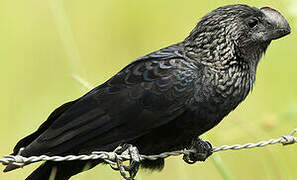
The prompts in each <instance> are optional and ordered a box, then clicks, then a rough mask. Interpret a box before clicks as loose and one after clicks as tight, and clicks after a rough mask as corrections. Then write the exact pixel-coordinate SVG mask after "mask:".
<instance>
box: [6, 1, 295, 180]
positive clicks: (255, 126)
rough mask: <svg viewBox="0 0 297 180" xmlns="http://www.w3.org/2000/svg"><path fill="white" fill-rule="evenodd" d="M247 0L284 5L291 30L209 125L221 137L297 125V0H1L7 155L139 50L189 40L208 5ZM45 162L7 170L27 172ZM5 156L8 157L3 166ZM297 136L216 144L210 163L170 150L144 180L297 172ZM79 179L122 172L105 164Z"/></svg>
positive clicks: (267, 134)
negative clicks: (259, 144) (252, 81)
mask: <svg viewBox="0 0 297 180" xmlns="http://www.w3.org/2000/svg"><path fill="white" fill-rule="evenodd" d="M234 3H247V4H249V5H252V6H256V7H262V6H270V7H274V8H276V9H278V10H279V11H280V12H282V14H283V15H284V16H285V17H286V18H287V19H288V21H289V23H290V24H291V28H292V33H291V35H289V36H287V37H285V38H282V39H280V40H277V41H274V42H272V44H271V45H270V47H269V48H268V51H267V53H266V55H265V56H264V58H263V59H262V61H261V62H260V65H259V68H258V73H257V81H256V85H255V88H254V90H253V92H252V93H251V94H250V95H249V97H248V98H247V100H246V101H245V102H244V103H242V104H241V105H240V106H239V107H238V108H237V109H236V110H235V111H234V112H232V113H231V114H230V115H229V116H228V117H227V118H225V120H224V121H223V122H222V123H221V124H220V125H218V126H217V127H215V128H214V129H212V130H211V131H209V132H208V133H206V134H205V136H204V137H206V138H207V139H208V140H210V141H211V142H212V144H213V145H215V146H220V145H223V144H236V143H247V142H256V141H259V140H267V139H270V138H273V137H275V138H276V137H279V136H281V135H286V134H288V133H289V132H290V131H291V130H292V129H293V128H296V127H297V125H296V124H297V123H296V122H297V80H296V79H297V70H296V67H297V35H296V33H297V31H296V29H297V1H296V0H273V1H272V0H270V1H266V2H264V1H262V2H260V1H255V0H253V1H230V0H229V1H219V0H216V1H213V0H208V1H197V0H184V1H172V0H162V1H160V0H150V1H147V0H99V1H94V0H84V1H82V0H80V1H79V0H64V1H62V0H26V1H24V0H14V1H10V0H0V58H1V60H0V82H1V88H0V101H1V103H0V119H1V121H0V147H1V148H0V155H1V156H2V155H6V154H9V153H11V151H12V149H13V147H14V145H15V143H16V142H17V141H18V140H19V139H20V138H22V137H24V136H25V135H28V134H29V133H31V132H33V131H34V130H35V129H36V128H37V127H38V126H39V125H40V124H41V123H42V122H43V121H44V120H45V119H46V118H47V116H48V115H49V114H50V113H51V112H52V111H53V110H54V109H55V108H56V107H58V106H59V105H61V104H63V103H64V102H66V101H70V100H73V99H76V98H78V97H80V96H82V95H83V94H84V93H86V92H87V91H88V89H87V88H85V87H84V86H83V85H82V84H80V83H78V82H77V81H76V80H74V79H73V78H72V77H71V75H73V74H74V75H78V76H80V77H82V78H83V79H85V80H86V81H88V82H89V83H90V84H91V85H92V86H96V85H99V84H101V83H103V82H104V81H105V80H107V79H108V78H110V77H111V76H112V75H114V74H115V73H116V72H118V71H119V70H120V69H121V68H123V67H124V66H125V65H126V64H127V63H129V62H130V61H132V60H133V59H135V58H137V57H139V56H142V55H145V54H147V53H149V52H152V51H154V50H157V49H160V48H162V47H165V46H167V45H170V44H173V43H176V42H179V41H181V40H183V39H184V38H185V37H186V36H187V35H188V33H189V32H190V31H191V30H192V28H194V26H195V24H196V23H197V22H198V20H199V19H200V18H201V17H202V16H203V15H205V14H206V13H207V12H209V11H211V10H213V9H215V8H217V7H219V6H222V5H227V4H234ZM39 164H40V163H36V164H32V165H29V166H27V167H25V168H23V169H21V170H16V171H13V172H10V173H6V174H4V173H3V172H1V173H0V179H1V180H2V179H3V180H12V179H13V180H15V179H24V177H26V176H27V175H28V174H29V173H30V172H31V171H32V170H33V169H34V168H36V167H37V166H38V165H39ZM2 167H3V166H1V170H2V169H3V168H2ZM296 167H297V146H296V145H290V146H285V147H282V146H281V145H274V146H269V147H265V148H258V149H250V150H240V151H226V152H219V153H215V155H214V156H212V157H211V158H209V159H208V160H207V161H206V162H205V163H197V164H195V165H187V164H185V163H184V162H183V161H182V160H181V157H174V158H173V157H172V158H169V159H167V162H166V166H165V170H164V171H162V172H161V173H149V172H145V171H141V172H140V173H139V174H138V176H137V179H138V180H149V179H155V180H158V179H159V180H166V179H167V180H169V179H170V180H190V179H200V180H203V179H242V180H245V179H246V180H249V179H277V180H287V179H289V180H293V179H297V171H296V170H297V168H296ZM72 179H73V180H93V179H94V180H95V179H110V180H116V179H121V177H120V175H119V173H118V172H115V171H113V170H111V169H110V168H109V167H108V166H97V167H96V168H94V169H93V170H90V171H87V172H85V173H81V174H79V175H77V176H75V177H73V178H72Z"/></svg>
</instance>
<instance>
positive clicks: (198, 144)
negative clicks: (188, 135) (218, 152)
mask: <svg viewBox="0 0 297 180" xmlns="http://www.w3.org/2000/svg"><path fill="white" fill-rule="evenodd" d="M189 149H193V150H194V151H195V152H190V153H189V154H186V155H184V156H183V160H184V161H185V162H186V163H188V164H194V163H195V162H197V161H205V160H206V159H207V158H208V157H209V156H210V155H211V154H212V153H213V152H212V145H211V144H210V143H209V142H208V141H203V140H202V139H200V138H198V139H196V138H195V139H194V140H193V141H192V143H191V145H190V147H189Z"/></svg>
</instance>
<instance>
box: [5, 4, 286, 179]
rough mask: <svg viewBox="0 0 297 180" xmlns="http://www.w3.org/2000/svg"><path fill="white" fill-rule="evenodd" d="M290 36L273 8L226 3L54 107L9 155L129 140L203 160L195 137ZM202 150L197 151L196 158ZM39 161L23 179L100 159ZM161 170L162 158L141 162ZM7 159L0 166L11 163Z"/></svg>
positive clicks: (76, 150) (239, 97)
mask: <svg viewBox="0 0 297 180" xmlns="http://www.w3.org/2000/svg"><path fill="white" fill-rule="evenodd" d="M289 33H290V26H289V24H288V22H287V21H286V19H285V18H284V17H283V16H282V15H281V14H280V13H279V12H278V11H277V10H275V9H272V8H269V7H263V8H259V9H258V8H255V7H250V6H248V5H229V6H224V7H220V8H217V9H215V10H213V11H212V12H210V13H208V14H206V15H205V16H204V17H203V18H202V19H201V20H200V21H199V22H198V24H197V26H196V27H195V28H194V30H193V31H192V32H191V33H190V35H189V36H188V37H187V38H186V39H185V40H184V41H182V42H179V43H177V44H174V45H171V46H169V47H166V48H163V49H160V50H158V51H155V52H153V53H151V54H148V55H146V56H143V57H140V58H138V59H136V60H135V61H133V62H132V63H130V64H129V65H127V66H126V67H125V68H124V69H122V70H121V71H120V72H119V73H117V74H116V75H115V76H113V77H112V78H110V79H109V80H108V81H106V82H105V83H103V84H102V85H100V86H98V87H96V88H94V89H93V90H91V91H90V92H88V93H87V94H85V95H84V96H82V97H81V98H79V99H77V100H74V101H71V102H68V103H66V104H64V105H62V106H61V107H59V108H57V109H56V110H55V111H54V112H53V113H52V114H51V115H50V116H49V117H48V119H47V120H46V121H45V122H44V123H43V124H42V125H41V126H40V127H39V128H38V129H37V130H36V131H35V132H34V133H32V134H31V135H29V136H27V137H25V138H23V139H22V140H20V141H19V142H18V143H17V145H16V146H15V148H14V150H13V154H14V155H16V154H20V155H22V156H25V157H29V156H38V155H42V154H46V155H69V154H74V155H78V154H90V153H92V152H93V151H99V150H102V151H113V150H114V149H115V148H116V147H117V146H119V145H121V144H122V145H123V144H132V145H134V146H136V147H137V148H138V150H139V152H140V154H147V155H149V154H158V153H161V152H165V151H172V150H178V149H183V148H189V147H193V148H196V149H197V151H198V152H199V153H193V154H191V155H189V156H188V157H185V158H184V159H185V160H186V161H187V162H195V161H197V160H205V159H206V158H207V156H209V155H210V154H211V145H210V144H209V143H208V142H204V141H202V140H200V139H199V138H198V137H199V136H200V135H201V134H203V133H205V132H206V131H208V130H210V129H211V128H213V127H214V126H216V125H217V124H218V123H219V122H220V121H221V120H222V119H223V118H224V117H225V116H226V115H227V114H228V113H230V111H232V110H234V109H235V108H236V107H237V106H238V104H239V103H240V102H241V101H243V100H244V99H245V98H246V96H247V95H248V93H249V91H250V90H251V89H252V88H253V83H254V81H255V76H256V69H257V64H258V62H259V59H260V58H261V56H262V54H263V53H265V51H266V49H267V47H268V45H269V44H270V42H271V41H272V40H274V39H278V38H281V37H283V36H285V35H287V34H289ZM201 154H202V155H201ZM101 162H102V161H101V160H94V161H68V162H66V161H65V162H45V163H43V164H42V165H41V166H40V167H39V168H38V169H36V170H35V171H34V172H33V173H32V174H31V175H30V176H29V177H27V180H37V179H48V178H49V176H50V173H51V170H52V168H53V167H55V168H56V170H57V171H56V172H57V173H56V179H59V180H62V179H69V178H70V177H71V176H72V175H75V174H77V173H79V172H81V171H82V170H83V168H84V166H85V165H86V164H87V163H88V165H89V166H90V167H94V166H95V165H97V164H99V163H101ZM141 166H142V167H144V168H150V169H159V170H160V169H162V167H163V166H164V159H159V160H155V161H148V160H146V161H142V162H141ZM17 167H18V166H17V165H13V164H10V165H8V166H7V167H6V169H5V170H4V171H9V170H12V169H15V168H17Z"/></svg>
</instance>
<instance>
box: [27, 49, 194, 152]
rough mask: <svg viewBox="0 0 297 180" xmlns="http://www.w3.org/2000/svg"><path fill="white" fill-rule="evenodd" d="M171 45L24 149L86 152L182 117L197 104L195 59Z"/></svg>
mask: <svg viewBox="0 0 297 180" xmlns="http://www.w3.org/2000/svg"><path fill="white" fill-rule="evenodd" d="M185 62H186V61H185V60H184V59H183V58H182V57H181V56H180V55H179V54H178V53H176V50H175V48H173V47H169V48H165V49H163V50H160V51H157V52H155V53H152V54H149V55H148V56H144V57H143V58H140V59H138V60H136V61H134V62H133V63H131V64H129V65H128V66H127V67H125V68H124V69H123V70H122V71H120V72H119V73H118V74H116V75H115V76H114V77H112V78H111V79H110V80H108V81H107V82H105V83H104V84H102V85H100V86H98V87H97V88H95V89H93V90H92V91H90V92H89V93H87V94H86V95H85V96H83V97H81V98H80V99H79V100H77V101H76V102H75V103H74V104H72V105H71V106H70V107H68V108H67V109H66V110H65V111H64V112H63V113H62V114H61V115H59V116H57V118H56V119H55V120H54V121H53V122H52V123H49V126H48V127H47V129H46V130H44V131H43V132H42V133H41V134H40V135H39V136H38V137H36V136H34V137H36V139H34V140H33V141H32V142H31V143H30V144H28V145H27V146H26V147H25V149H24V150H23V152H22V155H24V156H31V155H41V154H50V155H59V154H65V153H66V154H67V153H85V152H87V151H90V152H92V151H93V150H100V147H106V146H108V145H112V144H119V143H121V142H127V141H130V140H133V139H135V138H137V137H139V136H142V135H144V134H146V133H148V132H150V131H151V130H152V129H154V128H157V127H160V126H162V125H164V124H166V123H168V122H169V121H171V120H173V119H175V118H176V117H178V116H179V115H181V114H182V113H183V112H184V111H185V110H186V107H187V105H188V104H190V103H191V102H192V98H193V92H194V79H196V78H197V77H195V76H197V75H198V73H197V69H196V68H194V67H193V66H194V65H193V64H192V63H189V62H187V63H185Z"/></svg>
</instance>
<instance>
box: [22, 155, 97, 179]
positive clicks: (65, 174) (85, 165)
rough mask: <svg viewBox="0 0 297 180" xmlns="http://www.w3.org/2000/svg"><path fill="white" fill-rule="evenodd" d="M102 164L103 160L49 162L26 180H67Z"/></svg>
mask: <svg viewBox="0 0 297 180" xmlns="http://www.w3.org/2000/svg"><path fill="white" fill-rule="evenodd" d="M100 162H102V160H92V161H67V162H66V161H64V162H52V161H48V162H45V163H43V164H42V165H40V166H39V167H38V168H37V169H36V170H35V171H34V172H33V173H31V174H30V175H29V176H28V177H27V178H26V180H67V179H69V178H70V177H71V176H73V175H75V174H78V173H80V172H82V171H85V170H88V169H91V168H93V167H94V166H96V165H97V164H99V163H100Z"/></svg>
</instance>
